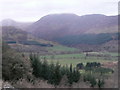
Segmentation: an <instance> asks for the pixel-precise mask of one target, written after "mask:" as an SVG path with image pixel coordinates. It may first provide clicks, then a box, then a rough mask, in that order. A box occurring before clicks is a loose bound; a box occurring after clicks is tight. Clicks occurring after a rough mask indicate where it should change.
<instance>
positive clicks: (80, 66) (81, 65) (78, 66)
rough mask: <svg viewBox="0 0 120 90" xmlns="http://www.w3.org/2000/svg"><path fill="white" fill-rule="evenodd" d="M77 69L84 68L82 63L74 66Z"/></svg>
mask: <svg viewBox="0 0 120 90" xmlns="http://www.w3.org/2000/svg"><path fill="white" fill-rule="evenodd" d="M76 67H77V68H78V69H83V68H84V65H83V63H79V64H77V66H76Z"/></svg>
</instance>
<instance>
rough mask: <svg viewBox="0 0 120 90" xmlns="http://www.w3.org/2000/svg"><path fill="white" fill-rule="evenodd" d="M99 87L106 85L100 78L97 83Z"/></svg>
mask: <svg viewBox="0 0 120 90" xmlns="http://www.w3.org/2000/svg"><path fill="white" fill-rule="evenodd" d="M97 85H98V87H99V88H101V87H103V86H104V80H100V79H99V80H98V83H97Z"/></svg>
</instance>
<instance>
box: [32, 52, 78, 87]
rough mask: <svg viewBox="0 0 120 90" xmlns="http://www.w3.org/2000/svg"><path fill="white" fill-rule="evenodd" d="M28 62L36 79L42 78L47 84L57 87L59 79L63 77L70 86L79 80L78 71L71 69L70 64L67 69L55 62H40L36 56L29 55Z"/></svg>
mask: <svg viewBox="0 0 120 90" xmlns="http://www.w3.org/2000/svg"><path fill="white" fill-rule="evenodd" d="M30 60H31V64H32V68H33V74H34V75H35V76H36V77H37V78H42V79H44V80H48V83H51V84H53V85H55V86H56V85H59V83H60V81H61V79H62V78H63V76H64V75H66V76H67V77H68V82H69V84H70V85H71V84H72V83H73V82H78V81H79V79H80V72H79V70H78V69H76V68H74V69H73V67H72V64H71V65H70V67H69V68H68V67H67V65H66V67H65V66H63V67H61V65H60V64H59V63H58V62H57V63H56V64H54V63H53V62H51V64H48V63H47V60H46V59H44V61H43V62H42V61H41V60H39V58H38V57H37V56H36V55H32V54H31V55H30Z"/></svg>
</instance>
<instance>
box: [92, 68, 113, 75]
mask: <svg viewBox="0 0 120 90" xmlns="http://www.w3.org/2000/svg"><path fill="white" fill-rule="evenodd" d="M94 72H99V73H101V74H105V73H110V72H111V73H113V72H114V71H113V70H112V69H110V68H103V67H100V68H96V69H94Z"/></svg>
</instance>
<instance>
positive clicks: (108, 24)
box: [28, 14, 118, 40]
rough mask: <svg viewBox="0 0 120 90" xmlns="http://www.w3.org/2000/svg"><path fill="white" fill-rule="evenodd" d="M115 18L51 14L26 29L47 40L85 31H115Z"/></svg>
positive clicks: (92, 32) (84, 32)
mask: <svg viewBox="0 0 120 90" xmlns="http://www.w3.org/2000/svg"><path fill="white" fill-rule="evenodd" d="M117 19H118V16H105V15H100V14H92V15H84V16H77V15H75V14H52V15H47V16H44V17H42V18H41V19H40V20H38V21H37V22H35V23H33V24H32V25H31V26H30V27H29V28H28V29H29V31H31V32H32V33H33V34H34V35H36V36H38V37H40V38H44V39H47V40H53V39H55V38H58V37H63V36H68V35H69V36H70V35H80V34H86V33H87V34H89V33H91V34H100V33H117V32H118V29H117V25H118V22H117ZM46 36H47V37H46Z"/></svg>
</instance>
